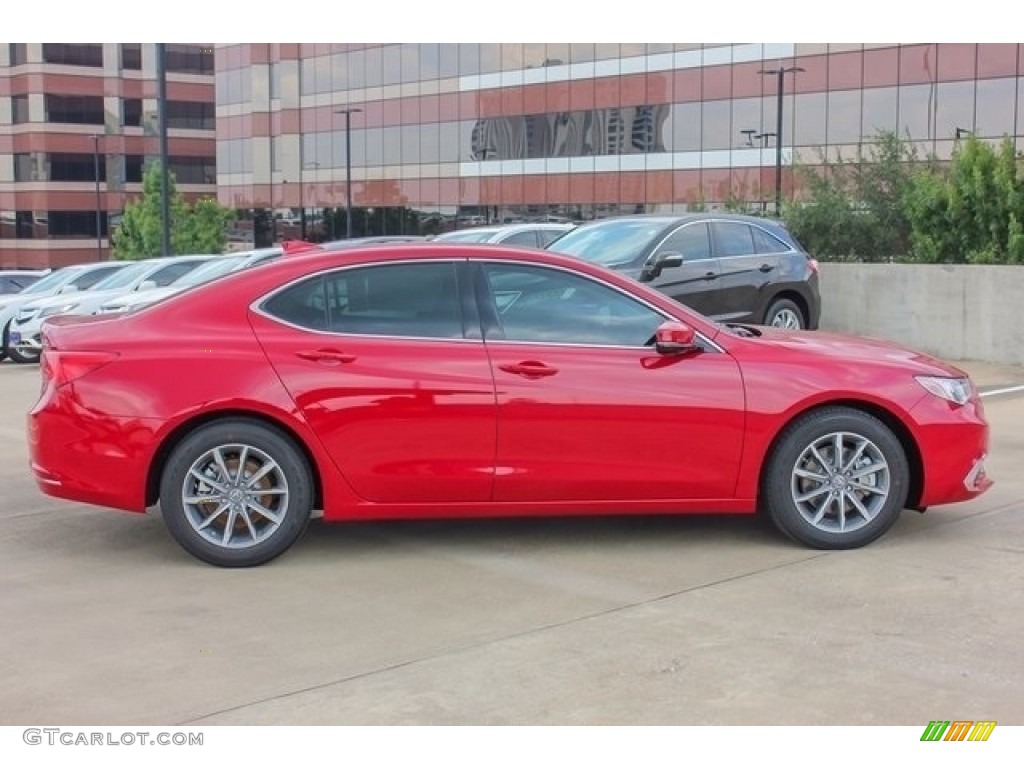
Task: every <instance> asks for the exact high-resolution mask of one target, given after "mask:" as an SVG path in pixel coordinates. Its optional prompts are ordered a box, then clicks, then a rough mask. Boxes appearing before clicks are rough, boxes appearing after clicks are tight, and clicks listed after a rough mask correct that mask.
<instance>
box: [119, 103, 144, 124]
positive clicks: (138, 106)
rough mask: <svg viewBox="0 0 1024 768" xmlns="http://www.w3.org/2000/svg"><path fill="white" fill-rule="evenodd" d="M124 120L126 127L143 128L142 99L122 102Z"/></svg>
mask: <svg viewBox="0 0 1024 768" xmlns="http://www.w3.org/2000/svg"><path fill="white" fill-rule="evenodd" d="M121 110H122V112H123V115H122V120H123V121H124V125H125V126H126V127H131V128H141V127H142V99H124V100H123V101H122V102H121Z"/></svg>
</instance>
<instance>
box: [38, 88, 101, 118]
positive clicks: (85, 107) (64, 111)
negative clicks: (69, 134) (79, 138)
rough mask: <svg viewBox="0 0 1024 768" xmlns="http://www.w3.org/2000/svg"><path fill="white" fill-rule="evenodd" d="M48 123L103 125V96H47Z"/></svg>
mask: <svg viewBox="0 0 1024 768" xmlns="http://www.w3.org/2000/svg"><path fill="white" fill-rule="evenodd" d="M46 122H48V123H75V124H78V125H103V97H102V96H57V95H55V94H51V93H48V94H46Z"/></svg>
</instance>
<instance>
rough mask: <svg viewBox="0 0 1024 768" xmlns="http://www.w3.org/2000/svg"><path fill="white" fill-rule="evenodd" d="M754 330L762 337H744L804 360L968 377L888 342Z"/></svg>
mask: <svg viewBox="0 0 1024 768" xmlns="http://www.w3.org/2000/svg"><path fill="white" fill-rule="evenodd" d="M741 327H743V326H741ZM754 330H756V332H758V333H760V336H759V337H751V338H745V337H741V338H743V340H744V341H745V342H751V343H752V344H753V345H755V346H759V347H772V348H775V349H779V348H782V349H786V350H789V351H791V352H793V353H794V354H796V355H798V356H801V357H804V356H806V357H809V358H828V359H842V360H846V361H851V360H863V361H865V362H871V363H874V364H881V365H887V364H888V365H891V366H893V367H898V368H903V369H906V370H913V371H914V372H915V373H921V374H925V375H931V376H966V375H967V374H966V373H964V372H963V371H962V370H960V369H959V368H957V367H956V366H953V365H950V364H949V363H946V362H944V361H942V360H939V359H938V358H936V357H932V356H931V355H929V354H926V353H924V352H919V351H918V350H915V349H910V348H909V347H905V346H903V345H902V344H897V343H896V342H893V341H887V340H884V339H875V338H869V337H866V336H848V335H846V334H841V333H827V332H822V331H784V330H780V329H777V328H768V327H761V326H758V327H757V328H756V329H754ZM727 335H729V331H728V330H726V331H724V332H723V333H722V334H720V336H719V338H720V337H721V336H727Z"/></svg>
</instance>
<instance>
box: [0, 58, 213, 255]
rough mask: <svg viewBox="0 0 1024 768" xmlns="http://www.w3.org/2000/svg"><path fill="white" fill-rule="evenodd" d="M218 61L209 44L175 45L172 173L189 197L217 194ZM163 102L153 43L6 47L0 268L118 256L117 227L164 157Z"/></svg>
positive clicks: (0, 74)
mask: <svg viewBox="0 0 1024 768" xmlns="http://www.w3.org/2000/svg"><path fill="white" fill-rule="evenodd" d="M213 59H214V53H213V46H212V45H209V44H206V45H203V44H195V45H186V44H173V45H172V44H168V45H167V59H166V63H167V92H168V149H169V152H170V167H171V169H172V170H173V171H174V173H175V176H176V178H177V180H178V189H179V190H181V192H182V193H183V194H184V195H185V196H186V198H195V197H207V196H211V195H213V194H214V191H215V183H216V144H215V135H214V113H215V106H214V94H213V79H214V78H213V69H214V62H213ZM156 96H157V81H156V45H155V44H153V43H76V44H66V43H8V44H0V266H2V267H5V268H7V267H18V266H20V267H40V266H61V265H64V264H72V263H78V262H83V261H94V260H96V259H97V258H106V257H107V253H108V241H107V231H108V228H110V229H113V227H114V226H116V225H117V223H118V221H119V217H120V214H121V212H122V211H123V209H124V206H125V204H126V203H127V202H128V201H129V200H131V199H132V198H134V197H136V196H138V195H139V194H141V191H142V185H141V181H142V169H143V165H144V164H145V162H146V161H147V160H149V159H155V158H156V157H158V155H159V138H158V123H157V101H156ZM94 136H98V137H99V138H98V139H94V138H93V137H94ZM97 165H98V166H99V169H98V170H99V173H98V179H99V184H100V189H99V205H98V206H97V200H96V197H97V195H96V180H97V168H96V166H97ZM97 207H99V210H100V222H99V230H100V231H99V249H97V232H96V210H97Z"/></svg>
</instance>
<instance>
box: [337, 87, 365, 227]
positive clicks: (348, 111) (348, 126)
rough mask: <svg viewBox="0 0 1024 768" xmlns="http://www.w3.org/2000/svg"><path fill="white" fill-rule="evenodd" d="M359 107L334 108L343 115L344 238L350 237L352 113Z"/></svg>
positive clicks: (358, 110) (358, 109) (359, 110)
mask: <svg viewBox="0 0 1024 768" xmlns="http://www.w3.org/2000/svg"><path fill="white" fill-rule="evenodd" d="M362 111H363V110H361V109H360V108H359V107H345V108H344V109H336V110H334V114H336V115H344V116H345V238H346V239H347V240H351V239H352V113H353V112H362Z"/></svg>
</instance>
